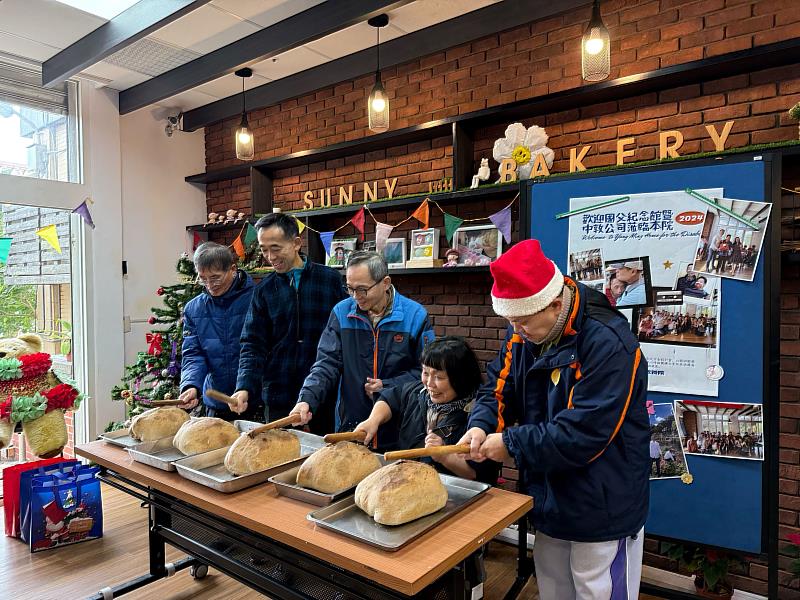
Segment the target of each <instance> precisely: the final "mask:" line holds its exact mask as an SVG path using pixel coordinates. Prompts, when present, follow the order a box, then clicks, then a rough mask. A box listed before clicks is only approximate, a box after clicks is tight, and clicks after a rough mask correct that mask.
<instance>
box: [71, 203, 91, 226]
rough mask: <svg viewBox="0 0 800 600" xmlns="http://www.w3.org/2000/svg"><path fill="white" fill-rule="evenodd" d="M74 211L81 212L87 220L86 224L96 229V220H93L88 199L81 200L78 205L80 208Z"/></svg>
mask: <svg viewBox="0 0 800 600" xmlns="http://www.w3.org/2000/svg"><path fill="white" fill-rule="evenodd" d="M72 212H74V213H76V214H79V215H80V216H81V217H83V220H84V221H85V222H86V224H87V225H88V226H89V227H91V228H92V229H94V221H93V220H92V215H91V214H90V213H89V207H88V206H87V205H86V200H84V201H83V202H81V203H80V204H79V205H78V208H76V209H75V210H73V211H72Z"/></svg>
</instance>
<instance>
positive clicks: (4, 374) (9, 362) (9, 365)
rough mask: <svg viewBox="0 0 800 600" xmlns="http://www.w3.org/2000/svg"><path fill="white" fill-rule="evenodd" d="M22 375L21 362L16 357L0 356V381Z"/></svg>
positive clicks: (17, 377)
mask: <svg viewBox="0 0 800 600" xmlns="http://www.w3.org/2000/svg"><path fill="white" fill-rule="evenodd" d="M21 377H22V363H21V362H20V360H19V359H18V358H0V381H10V380H12V379H19V378H21Z"/></svg>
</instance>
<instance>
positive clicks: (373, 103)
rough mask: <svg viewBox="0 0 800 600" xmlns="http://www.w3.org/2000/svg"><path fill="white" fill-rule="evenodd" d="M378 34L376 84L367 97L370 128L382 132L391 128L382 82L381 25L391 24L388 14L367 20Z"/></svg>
mask: <svg viewBox="0 0 800 600" xmlns="http://www.w3.org/2000/svg"><path fill="white" fill-rule="evenodd" d="M367 23H369V24H370V25H371V26H372V27H374V28H375V31H376V32H377V34H378V37H377V39H378V43H377V44H376V46H375V47H376V50H377V57H378V63H377V64H378V66H377V69H376V70H375V85H374V86H373V87H372V92H371V93H370V95H369V98H368V99H367V113H368V115H369V128H370V130H371V131H374V132H375V133H380V132H382V131H386V130H387V129H389V96H387V95H386V90H385V89H384V87H383V82H381V27H386V26H387V25H388V24H389V17H388V16H387V15H378V16H377V17H372V18H371V19H370V20H369V21H367Z"/></svg>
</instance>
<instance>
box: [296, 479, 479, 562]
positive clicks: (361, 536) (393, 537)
mask: <svg viewBox="0 0 800 600" xmlns="http://www.w3.org/2000/svg"><path fill="white" fill-rule="evenodd" d="M439 477H440V478H441V480H442V483H443V484H444V486H445V487H446V488H447V504H446V505H445V506H444V508H442V509H441V510H439V511H437V512H435V513H433V514H432V515H428V516H427V517H422V518H421V519H417V520H415V521H411V522H410V523H406V524H405V525H397V526H391V525H381V524H380V523H376V522H375V521H374V520H373V519H372V517H370V516H369V515H368V514H367V513H365V512H364V511H362V510H361V509H360V508H358V507H357V506H356V501H355V496H347V497H346V498H343V499H342V500H339V501H338V502H334V503H333V504H331V505H330V506H326V507H325V508H321V509H319V510H316V511H314V512H311V513H309V514H308V516H307V517H306V518H307V519H308V520H309V521H313V522H314V523H316V524H317V525H320V526H321V527H325V528H326V529H330V530H332V531H335V532H337V533H340V534H342V535H346V536H347V537H350V538H353V539H356V540H358V541H360V542H364V543H365V544H369V545H370V546H375V547H376V548H380V549H381V550H388V551H389V552H394V551H396V550H399V549H400V548H402V547H403V546H405V545H406V544H408V543H409V542H411V541H412V540H415V539H416V538H418V537H419V536H421V535H422V534H423V533H425V532H426V531H428V530H430V529H432V528H433V527H436V526H437V525H439V524H440V523H442V522H443V521H445V520H446V519H448V518H450V517H452V516H453V515H454V514H456V513H457V512H458V511H460V510H462V509H463V508H465V507H466V506H468V505H469V504H470V503H472V502H474V501H475V500H477V499H478V498H479V497H480V495H481V494H483V493H484V492H486V490H488V489H489V487H491V486H489V484H487V483H480V482H477V481H469V480H467V479H461V478H460V477H452V476H450V475H443V474H441V473H440V474H439Z"/></svg>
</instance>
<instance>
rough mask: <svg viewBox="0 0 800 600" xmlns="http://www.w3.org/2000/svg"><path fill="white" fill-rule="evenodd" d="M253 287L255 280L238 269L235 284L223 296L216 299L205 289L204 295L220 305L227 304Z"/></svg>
mask: <svg viewBox="0 0 800 600" xmlns="http://www.w3.org/2000/svg"><path fill="white" fill-rule="evenodd" d="M251 287H253V279H252V278H251V277H250V275H248V274H247V273H246V272H244V271H242V270H241V269H236V275H234V278H233V283H231V287H229V288H228V291H226V292H225V293H224V294H222V296H217V297H214V296H212V295H211V294H209V293H208V291H207V290H206V289H205V288H203V293H204V294H205V295H206V298H208V300H210V301H211V302H215V303H218V304H227V303H229V302H232V301H233V300H235V299H236V298H238V297H239V294H241V293H242V292H243V291H246V290H247V289H248V288H251Z"/></svg>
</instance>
